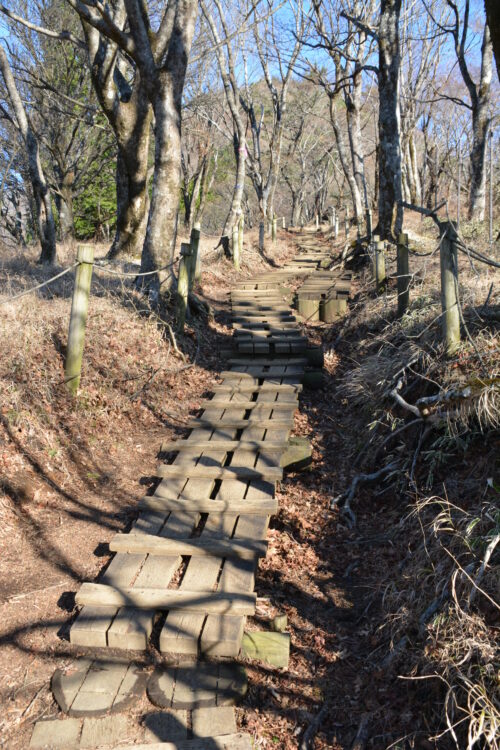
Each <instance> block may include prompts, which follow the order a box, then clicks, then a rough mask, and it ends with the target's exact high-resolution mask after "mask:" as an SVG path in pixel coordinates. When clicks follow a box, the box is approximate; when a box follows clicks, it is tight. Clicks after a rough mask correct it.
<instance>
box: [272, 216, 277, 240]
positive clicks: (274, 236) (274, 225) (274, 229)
mask: <svg viewBox="0 0 500 750" xmlns="http://www.w3.org/2000/svg"><path fill="white" fill-rule="evenodd" d="M277 233H278V219H277V218H276V216H273V220H272V228H271V239H272V242H273V245H274V243H275V242H276V236H277Z"/></svg>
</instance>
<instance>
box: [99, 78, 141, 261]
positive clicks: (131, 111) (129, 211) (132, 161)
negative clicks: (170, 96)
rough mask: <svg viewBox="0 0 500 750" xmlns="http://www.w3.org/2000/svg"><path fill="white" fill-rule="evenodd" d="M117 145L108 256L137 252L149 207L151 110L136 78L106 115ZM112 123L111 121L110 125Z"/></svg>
mask: <svg viewBox="0 0 500 750" xmlns="http://www.w3.org/2000/svg"><path fill="white" fill-rule="evenodd" d="M108 119H109V121H110V124H111V126H112V127H113V130H114V132H115V136H116V142H117V146H118V155H117V161H116V199H117V200H116V203H117V216H116V231H115V237H114V240H113V244H112V245H111V248H110V250H109V252H108V257H109V258H116V257H117V256H119V255H125V254H127V255H131V256H137V255H140V253H141V250H142V245H143V242H144V235H145V232H146V223H147V216H148V207H149V195H148V155H149V139H150V130H151V119H152V110H151V106H150V104H149V101H148V99H147V95H146V92H145V90H144V86H143V85H142V84H141V81H140V80H138V81H136V83H135V86H134V91H133V93H132V96H131V98H130V100H129V101H127V102H123V101H121V102H120V105H119V107H118V109H114V112H113V117H112V119H110V118H108ZM113 123H114V124H113Z"/></svg>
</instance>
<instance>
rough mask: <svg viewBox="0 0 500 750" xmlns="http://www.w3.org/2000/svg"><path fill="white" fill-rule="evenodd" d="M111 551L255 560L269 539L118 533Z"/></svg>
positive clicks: (263, 553)
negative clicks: (191, 537)
mask: <svg viewBox="0 0 500 750" xmlns="http://www.w3.org/2000/svg"><path fill="white" fill-rule="evenodd" d="M109 548H110V550H111V551H112V552H128V553H132V554H140V553H144V554H149V555H158V556H159V555H162V556H170V555H182V556H187V555H191V556H194V557H210V556H214V555H215V556H217V557H231V558H232V557H237V558H241V559H243V560H247V559H248V560H253V559H254V558H256V557H265V555H266V550H267V542H266V541H265V540H263V539H261V540H254V539H238V540H227V539H212V538H204V537H195V538H193V539H163V538H162V537H159V536H149V535H146V534H144V535H140V536H139V535H137V534H115V536H114V537H113V538H112V539H111V541H110V543H109Z"/></svg>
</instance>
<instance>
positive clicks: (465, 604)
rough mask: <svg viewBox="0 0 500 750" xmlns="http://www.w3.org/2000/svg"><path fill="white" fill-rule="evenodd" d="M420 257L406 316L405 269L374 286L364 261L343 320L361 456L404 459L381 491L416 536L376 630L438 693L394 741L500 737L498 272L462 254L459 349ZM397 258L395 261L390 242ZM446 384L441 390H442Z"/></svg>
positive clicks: (388, 663)
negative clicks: (362, 428)
mask: <svg viewBox="0 0 500 750" xmlns="http://www.w3.org/2000/svg"><path fill="white" fill-rule="evenodd" d="M417 229H418V227H417ZM420 231H421V230H420ZM415 234H416V233H413V236H415ZM413 244H414V243H413ZM427 246H428V248H429V247H432V243H430V242H428V243H427ZM481 249H483V251H484V250H486V252H487V254H489V255H491V253H492V250H491V248H487V247H486V248H481ZM410 263H411V267H412V268H413V272H414V278H413V286H412V290H411V305H410V309H409V310H408V312H407V314H406V315H405V316H404V317H403V319H402V320H400V321H398V320H396V319H395V317H394V308H395V288H394V282H391V283H390V284H389V287H388V290H387V292H386V294H385V295H383V296H381V297H379V298H378V299H376V298H374V296H373V294H372V291H371V288H372V282H371V280H370V276H369V273H368V272H367V271H366V272H365V276H364V287H363V289H362V292H361V294H360V297H359V299H358V301H357V309H355V310H354V312H353V314H352V316H351V320H350V322H349V323H348V325H347V326H346V331H345V337H346V339H347V341H348V342H349V343H350V346H349V347H348V350H347V347H346V350H345V351H344V352H343V353H344V356H345V355H348V356H349V357H350V358H351V365H350V366H347V367H346V368H345V369H344V372H343V374H342V377H341V379H340V385H339V389H338V392H339V394H340V395H341V396H343V397H344V398H345V400H346V402H349V403H350V404H352V405H355V407H356V409H357V410H358V412H360V413H362V414H364V415H365V418H366V422H367V425H369V429H370V431H371V432H370V437H369V439H368V441H367V442H366V443H365V444H364V446H363V448H362V449H361V452H360V453H359V454H358V463H359V466H360V467H361V468H362V470H363V471H374V470H375V469H378V468H380V467H381V466H383V465H384V464H389V463H391V462H392V463H393V464H394V465H395V466H396V467H397V468H395V469H394V470H393V471H391V473H390V475H388V476H386V477H385V479H384V481H385V482H386V484H385V487H383V488H382V490H380V489H379V491H378V492H377V493H376V494H380V493H381V492H383V493H384V494H386V493H391V492H392V493H396V496H399V497H400V498H401V500H402V501H403V504H402V506H401V508H402V511H403V509H404V507H405V506H407V507H408V508H409V511H408V512H407V513H406V514H405V513H403V512H402V514H401V520H400V523H399V525H398V528H397V531H396V529H394V528H392V529H390V530H389V534H390V536H391V538H392V539H393V540H394V539H395V538H396V536H395V534H397V538H398V539H399V540H401V539H404V548H405V551H403V550H402V554H403V559H402V560H401V561H400V563H399V565H398V567H397V569H396V570H391V571H390V572H389V574H388V575H387V577H386V579H385V580H383V581H382V582H381V584H380V591H381V592H382V593H383V607H384V611H385V621H384V622H382V623H379V624H377V626H376V627H375V628H374V630H375V631H376V630H378V632H379V633H382V634H385V636H386V638H388V646H389V651H388V653H386V655H384V656H383V658H382V659H381V662H380V664H381V667H382V668H383V669H385V670H388V672H387V674H388V675H389V674H391V673H392V674H393V675H394V676H396V675H397V674H399V677H400V679H404V680H405V681H406V680H409V681H415V684H416V688H415V689H416V690H417V691H418V690H420V689H421V688H419V687H418V685H417V683H419V682H420V681H423V682H425V683H426V684H427V685H428V695H429V697H430V698H431V697H432V699H430V700H429V701H428V705H427V708H426V709H425V710H424V712H423V715H422V716H421V717H420V721H419V722H417V725H416V726H415V727H414V731H412V732H410V733H409V734H408V735H407V736H406V738H403V739H401V740H400V741H397V742H395V743H394V744H393V745H391V747H399V748H403V747H413V746H414V745H413V744H412V741H415V739H418V737H419V736H422V734H423V735H424V736H425V735H427V737H428V738H430V740H431V741H432V746H433V747H434V746H438V747H441V746H443V747H448V746H452V747H453V746H454V747H456V748H459V750H465V748H467V750H471V749H472V748H475V747H488V748H498V746H499V745H498V743H499V733H500V700H499V679H500V649H499V645H498V644H499V640H498V634H499V626H500V616H499V615H500V567H499V561H500V558H499V552H500V510H499V499H500V480H499V477H498V469H499V467H498V428H499V426H500V368H499V365H498V363H499V357H498V352H499V339H498V322H499V321H500V310H499V305H498V303H499V298H498V291H497V289H496V288H495V284H496V283H497V280H498V273H497V272H496V271H494V270H493V269H491V268H487V267H485V266H483V265H480V264H477V263H476V264H474V265H471V264H470V263H469V261H468V259H467V258H466V257H464V256H460V258H459V269H460V273H459V279H460V297H461V305H462V312H463V317H464V321H465V324H466V326H467V331H466V332H465V331H464V329H462V332H463V334H464V337H463V341H462V345H461V347H460V349H459V351H458V352H457V353H456V356H454V357H453V358H451V359H449V358H446V356H445V355H444V353H443V347H442V344H441V339H440V326H439V321H438V320H436V318H437V316H438V314H439V312H440V307H439V286H438V281H439V255H438V253H435V254H434V255H431V256H429V257H425V258H416V257H410ZM389 271H390V272H391V273H395V263H394V257H392V259H391V252H390V251H389ZM485 302H487V304H485ZM354 342H355V345H354ZM396 387H397V392H398V393H399V394H400V395H401V396H402V397H403V399H404V401H405V402H406V403H407V404H408V405H410V407H412V406H413V407H414V406H415V404H417V403H418V401H419V399H428V401H429V403H430V405H429V407H428V409H427V411H426V412H424V414H423V415H422V417H421V418H420V419H419V418H418V417H416V415H415V413H413V412H411V411H410V409H406V408H405V407H404V403H403V404H401V403H400V404H397V403H396V401H395V399H394V396H393V394H394V389H395V388H396ZM436 394H441V396H439V397H438V398H437V399H435V400H434V401H433V399H432V397H433V396H435V395H436ZM429 397H431V398H429ZM420 403H423V402H420ZM405 501H406V502H405ZM431 683H432V684H431ZM421 687H422V686H421ZM412 738H413V740H412ZM407 743H410V744H407ZM429 747H430V746H429Z"/></svg>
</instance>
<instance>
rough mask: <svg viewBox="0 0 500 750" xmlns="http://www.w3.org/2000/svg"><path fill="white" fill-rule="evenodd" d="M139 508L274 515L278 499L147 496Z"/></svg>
mask: <svg viewBox="0 0 500 750" xmlns="http://www.w3.org/2000/svg"><path fill="white" fill-rule="evenodd" d="M139 508H140V509H142V508H144V509H151V510H164V511H181V510H184V511H186V512H189V513H193V512H197V513H231V514H234V515H239V514H240V513H245V515H256V516H260V515H274V513H277V511H278V501H277V500H276V498H270V499H268V500H267V499H266V500H246V499H243V500H239V499H228V500H218V499H217V500H211V499H207V498H204V499H199V500H197V499H194V500H185V499H183V498H179V499H178V500H167V499H163V498H161V497H155V496H154V495H147V496H146V497H143V498H142V500H141V501H140V502H139Z"/></svg>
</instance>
